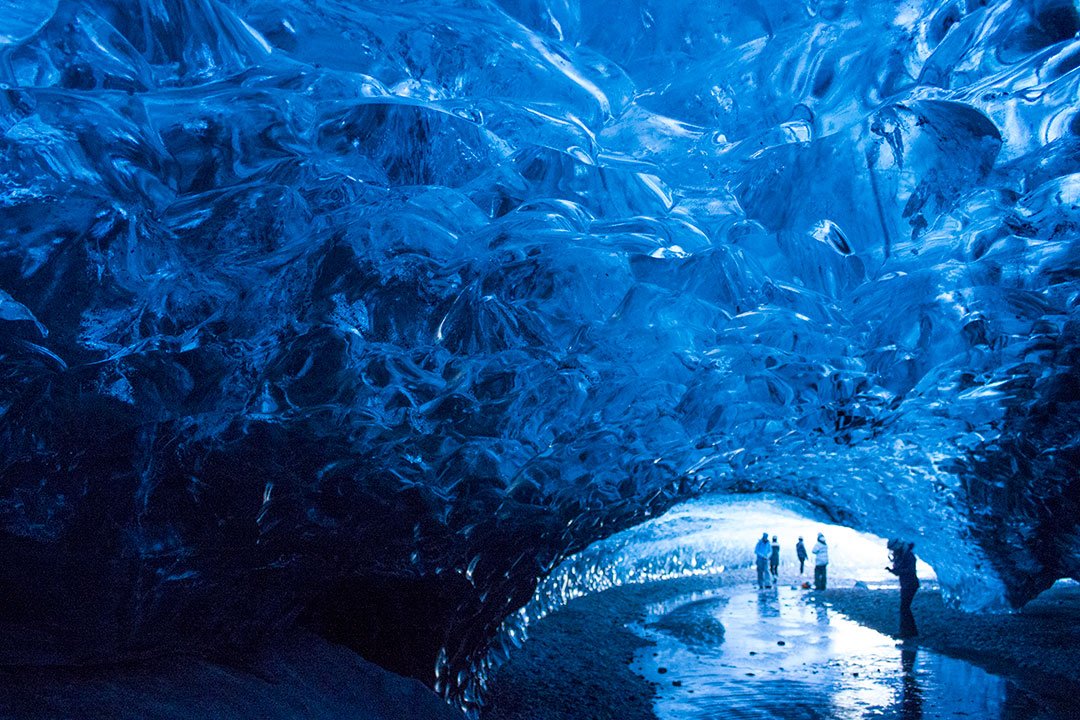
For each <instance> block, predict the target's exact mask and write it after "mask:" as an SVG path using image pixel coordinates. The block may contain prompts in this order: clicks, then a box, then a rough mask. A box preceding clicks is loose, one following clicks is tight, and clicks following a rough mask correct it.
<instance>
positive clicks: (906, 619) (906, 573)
mask: <svg viewBox="0 0 1080 720" xmlns="http://www.w3.org/2000/svg"><path fill="white" fill-rule="evenodd" d="M886 547H888V548H889V555H890V557H891V559H892V567H887V568H885V569H886V570H888V571H889V572H891V573H892V574H893V575H895V576H897V577H898V578H900V634H899V635H897V637H899V638H913V637H916V636H917V635H918V634H919V630H918V628H916V627H915V616H914V615H913V614H912V612H911V601H912V600H914V599H915V591H916V590H918V589H919V576H918V575H917V574H916V573H915V552H914V550H915V543H910V542H904V541H903V540H900V539H899V538H893V539H892V540H890V541H889V543H888V545H887V546H886Z"/></svg>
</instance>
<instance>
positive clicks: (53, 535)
mask: <svg viewBox="0 0 1080 720" xmlns="http://www.w3.org/2000/svg"><path fill="white" fill-rule="evenodd" d="M1078 29H1080V15H1078V13H1077V10H1076V8H1075V7H1074V5H1073V4H1072V3H1071V2H1069V1H1067V0H1000V1H996V2H991V3H987V2H980V1H979V0H956V1H953V2H927V1H923V0H911V1H909V2H904V3H894V2H850V3H845V2H841V1H839V0H806V1H805V2H796V1H794V0H738V1H736V2H731V3H705V4H702V3H689V2H682V1H677V0H664V1H663V2H661V1H660V0H620V2H607V1H601V0H520V1H518V0H504V2H496V1H495V0H429V1H427V2H391V1H389V0H388V1H387V2H383V3H376V2H360V1H352V0H293V1H291V2H285V1H284V0H80V1H76V0H53V1H51V2H47V1H44V0H36V1H30V2H20V3H14V2H5V3H0V327H2V331H0V532H2V534H3V544H4V547H5V553H6V558H5V560H4V563H3V566H4V567H3V572H2V574H0V591H2V592H3V594H4V595H5V596H9V597H10V596H18V597H22V598H24V600H23V601H20V602H21V603H22V604H21V605H19V606H18V607H14V608H13V609H12V610H10V611H7V612H8V613H9V616H5V619H6V620H8V621H10V622H13V623H16V624H19V623H30V624H32V623H34V622H41V623H44V625H43V627H53V626H55V625H57V624H66V625H71V626H73V627H75V628H76V630H75V632H74V633H73V635H72V636H71V637H68V638H65V640H64V642H65V643H67V646H70V647H69V649H68V650H67V651H66V652H68V654H69V655H70V654H74V655H76V656H78V657H80V658H86V657H99V656H110V657H111V656H115V655H116V654H118V653H122V652H128V651H133V650H138V649H139V648H141V647H144V646H146V645H154V644H158V643H162V642H167V641H170V640H171V639H174V638H175V637H176V636H177V634H178V633H181V634H182V635H183V636H184V637H185V638H194V640H193V641H205V642H206V643H208V644H211V645H215V644H219V643H223V642H224V643H242V642H243V641H244V638H247V637H250V636H252V635H254V636H259V635H260V634H261V633H263V632H264V631H265V630H266V629H267V628H272V627H279V626H281V625H282V624H288V623H290V622H293V618H295V617H297V616H300V617H307V616H308V615H309V614H311V613H314V615H315V616H319V617H324V619H325V617H332V618H337V617H338V616H337V615H334V614H333V613H330V612H329V610H327V609H326V607H324V606H323V604H324V603H326V602H329V603H330V605H332V606H333V607H339V605H340V603H339V602H338V601H339V600H340V599H341V598H340V597H338V596H348V595H349V593H354V592H356V591H357V588H362V589H363V592H364V594H365V595H366V596H368V597H370V598H371V599H370V600H369V602H370V603H372V604H374V605H378V606H379V607H380V608H382V610H380V612H385V614H384V615H382V616H381V617H382V620H381V623H382V625H381V627H383V628H393V627H402V628H412V627H413V625H415V622H414V620H415V618H417V617H421V618H425V622H426V623H427V624H426V625H422V626H419V627H418V628H417V629H415V631H410V632H411V633H412V634H408V633H406V635H407V637H406V638H404V639H399V641H398V642H397V646H398V647H400V648H402V650H401V653H400V654H401V657H396V656H395V657H388V658H382V657H376V658H375V659H377V660H378V661H380V662H384V664H387V665H388V666H392V667H394V668H397V669H398V670H399V671H403V672H408V673H410V674H414V675H417V676H422V677H423V678H424V679H425V680H427V681H429V682H432V683H434V682H435V681H434V680H433V679H432V670H433V669H435V670H436V673H437V678H438V680H437V682H438V684H439V687H440V689H442V690H443V691H444V692H447V693H448V694H451V695H454V696H455V697H457V698H458V699H461V700H463V702H466V704H468V703H472V702H474V700H475V698H476V696H477V694H478V693H479V689H478V687H477V686H476V682H474V680H473V679H472V678H474V675H471V674H470V672H471V669H472V668H474V667H475V666H476V665H477V663H478V662H480V659H481V658H483V657H485V653H486V648H485V645H486V643H487V640H488V638H490V637H491V636H492V634H493V633H494V632H495V630H496V628H497V627H498V626H499V623H500V622H502V620H503V618H505V617H506V616H507V615H509V614H510V613H511V612H513V611H514V610H516V609H517V608H518V607H520V606H521V605H522V604H524V603H525V602H526V601H527V600H528V599H529V597H530V595H531V593H532V590H533V587H534V585H535V583H536V580H537V578H538V577H540V576H542V575H544V574H545V573H547V572H549V571H550V569H551V568H552V567H554V566H555V565H556V564H557V563H558V561H559V560H561V559H562V558H564V557H566V556H567V555H568V554H570V553H573V552H575V551H577V550H579V549H581V548H582V547H584V546H586V545H587V544H588V543H590V542H592V541H594V540H597V539H600V538H602V537H605V536H607V535H608V534H610V533H612V532H614V531H615V530H618V529H622V528H625V527H627V526H629V525H631V524H633V523H636V522H640V521H642V520H644V519H646V518H647V517H650V516H654V515H656V514H657V513H659V512H661V511H663V510H664V509H665V508H667V507H668V506H670V505H671V504H672V503H674V502H675V501H676V500H677V499H680V498H683V497H686V496H687V495H689V494H692V493H694V492H698V491H700V490H704V491H710V492H716V493H730V492H757V491H765V490H767V491H771V492H777V493H783V494H788V495H792V496H796V497H798V498H802V499H804V500H807V501H809V502H810V503H812V504H814V505H816V506H818V507H819V508H821V509H822V510H823V511H824V512H826V513H827V515H828V516H829V517H831V518H832V519H833V520H835V521H836V522H838V523H842V524H846V525H849V526H852V527H855V528H858V529H861V530H866V531H872V532H874V533H877V534H879V535H882V536H890V535H894V534H899V535H906V536H911V537H917V538H919V541H920V547H922V548H923V550H924V553H925V554H926V555H927V556H929V557H932V562H933V564H934V567H935V569H936V570H937V572H938V574H939V577H940V579H941V582H942V583H943V585H944V587H945V588H946V590H947V591H948V592H949V593H951V594H952V596H953V597H955V598H956V599H957V600H959V601H961V602H963V603H964V604H965V605H967V606H968V607H972V608H986V607H992V606H1000V605H1002V604H1003V603H1010V604H1013V605H1015V604H1017V603H1021V602H1023V601H1025V600H1027V599H1029V598H1030V597H1032V596H1033V595H1034V594H1035V593H1037V592H1038V591H1039V590H1040V589H1042V588H1045V587H1047V586H1048V585H1049V584H1050V583H1052V582H1053V581H1054V580H1055V579H1056V578H1059V577H1064V576H1071V577H1080V530H1078V527H1077V518H1078V517H1080V480H1078V477H1080V474H1078V467H1080V445H1078V438H1080V420H1078V418H1080V405H1078V403H1080V372H1078V367H1077V364H1078V361H1080V323H1078V318H1080V315H1078V313H1080V310H1078V306H1080V245H1078V238H1080V235H1078V232H1077V228H1078V222H1080V210H1078V203H1080V120H1078V119H1077V105H1076V97H1077V93H1078V91H1080V87H1078V84H1080V71H1078V70H1077V67H1078V66H1080V39H1077V37H1076V35H1077V30H1078ZM55 558H61V561H55V560H54V559H55ZM27 578H34V582H33V583H31V587H28V586H27ZM353 582H356V583H359V585H356V586H354V585H350V583H353ZM76 598H78V603H76V602H75V599H76ZM327 598H331V599H332V602H330V601H329V600H327ZM379 603H382V604H381V605H379ZM410 603H413V604H414V605H410ZM76 604H79V605H80V606H82V607H85V608H87V609H86V610H85V611H84V612H83V614H82V615H81V616H80V619H79V620H78V621H77V622H75V621H73V620H72V619H71V617H70V616H69V613H70V608H71V607H73V606H75V605H76ZM365 607H366V606H365ZM358 612H359V611H358ZM320 613H322V614H321V615H320ZM371 614H372V613H370V612H367V611H365V612H362V613H359V615H360V616H361V618H360V619H359V620H357V622H360V621H361V620H362V618H363V617H367V616H369V615H371ZM338 619H340V618H338ZM327 622H330V621H327ZM334 622H336V620H335V621H334ZM80 628H82V629H80ZM102 628H105V629H107V630H103V629H102ZM117 628H119V629H117ZM223 628H227V629H228V630H227V631H226V630H223ZM364 628H365V629H364V630H363V631H362V632H358V633H357V634H356V637H354V638H353V640H354V641H355V642H356V643H357V644H358V645H359V646H361V649H362V650H365V651H368V650H370V648H365V647H363V645H364V643H363V641H361V640H359V639H357V638H358V637H376V636H377V628H375V629H371V633H375V635H371V634H365V633H368V629H367V626H364ZM372 642H374V643H375V645H376V646H377V647H378V648H384V647H386V646H387V645H386V643H380V642H376V641H372ZM373 652H375V651H373ZM369 654H371V653H369ZM436 665H437V669H436Z"/></svg>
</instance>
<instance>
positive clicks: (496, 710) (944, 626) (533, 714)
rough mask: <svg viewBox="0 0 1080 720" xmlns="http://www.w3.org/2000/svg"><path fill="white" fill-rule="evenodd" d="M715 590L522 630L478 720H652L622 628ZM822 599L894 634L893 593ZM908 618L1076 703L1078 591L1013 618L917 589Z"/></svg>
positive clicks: (646, 588) (675, 586)
mask: <svg viewBox="0 0 1080 720" xmlns="http://www.w3.org/2000/svg"><path fill="white" fill-rule="evenodd" d="M745 580H746V578H743V577H741V576H740V577H726V578H725V582H728V583H731V582H742V581H745ZM720 584H721V580H720V579H719V578H691V579H681V580H672V581H667V582H661V583H651V584H647V585H631V586H624V587H620V588H614V589H612V590H608V591H606V592H603V593H598V594H596V595H591V596H588V597H584V598H579V599H577V600H574V601H572V602H571V603H569V604H568V605H567V606H566V607H564V608H563V609H561V610H560V611H558V612H556V613H554V614H553V615H551V616H549V617H547V618H544V620H542V621H540V622H539V623H537V624H536V625H535V626H534V627H532V628H530V636H529V640H528V642H526V643H525V645H524V646H523V647H522V648H521V649H519V650H517V651H516V652H515V653H514V654H513V655H511V657H510V659H509V660H508V661H507V662H506V663H505V664H504V665H502V666H501V667H500V668H499V669H498V670H497V671H496V672H495V673H494V674H493V676H492V678H491V693H490V695H489V698H488V705H487V707H486V708H485V710H484V712H483V714H482V718H483V720H654V718H655V716H654V715H653V713H652V709H651V700H652V697H653V694H654V690H655V688H654V686H653V685H652V684H651V683H649V682H648V681H646V680H645V679H644V678H642V677H639V676H638V675H636V674H634V673H633V672H632V671H631V670H630V668H629V664H630V661H631V659H632V658H633V655H634V652H635V651H636V650H638V649H639V648H641V647H644V646H647V645H648V644H649V643H648V642H647V641H645V640H642V639H641V638H639V637H638V636H636V635H634V634H633V633H632V632H630V631H629V630H627V629H626V628H625V625H626V624H627V623H631V622H640V621H641V620H643V619H644V617H645V610H646V608H647V607H648V606H649V605H651V604H653V603H657V602H661V601H664V600H667V599H670V598H674V597H677V596H679V595H684V594H687V593H692V592H700V591H702V590H707V589H710V588H714V587H718V586H719V585H720ZM824 599H825V600H826V601H827V602H828V603H829V604H830V605H832V607H833V608H834V609H835V610H837V611H839V612H841V613H843V614H845V615H847V616H849V617H850V618H852V619H853V620H856V621H858V622H860V623H862V624H863V625H866V626H868V627H871V628H874V629H875V630H878V631H879V632H883V633H886V634H891V633H893V632H895V630H896V624H897V608H898V606H899V591H897V590H889V589H884V590H857V589H847V588H845V589H834V590H828V591H826V592H825V593H824ZM913 610H914V613H915V617H916V620H917V622H918V624H919V630H920V633H921V635H920V637H919V639H918V642H919V645H920V646H922V647H925V648H928V649H931V650H936V651H939V652H942V653H944V654H947V655H952V656H954V657H959V658H962V659H965V660H968V661H970V662H973V663H974V664H977V665H980V666H982V667H984V668H986V669H988V670H990V671H993V672H997V673H1001V674H1007V675H1010V676H1013V677H1016V678H1018V679H1019V680H1021V682H1023V683H1025V684H1027V685H1029V686H1033V687H1035V688H1037V689H1038V690H1039V691H1040V692H1044V693H1047V694H1049V695H1051V696H1054V697H1058V698H1061V697H1071V698H1076V697H1080V588H1076V587H1064V588H1058V589H1055V590H1053V591H1050V592H1048V593H1046V594H1044V595H1043V596H1041V597H1040V598H1039V599H1037V600H1036V601H1034V602H1032V603H1030V604H1029V605H1028V606H1027V607H1026V608H1025V609H1024V610H1023V611H1022V612H1020V613H1016V614H1012V615H971V614H967V613H963V612H960V611H957V610H952V609H950V608H947V607H945V605H944V603H943V602H942V599H941V595H940V593H939V592H938V591H936V590H929V589H923V590H920V592H919V593H918V595H917V596H916V598H915V602H914V605H913Z"/></svg>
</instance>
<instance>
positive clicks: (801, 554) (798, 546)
mask: <svg viewBox="0 0 1080 720" xmlns="http://www.w3.org/2000/svg"><path fill="white" fill-rule="evenodd" d="M795 556H796V557H798V558H799V574H800V575H802V574H803V567H804V566H805V565H806V557H807V555H806V546H805V545H803V542H802V535H800V536H799V542H797V543H795Z"/></svg>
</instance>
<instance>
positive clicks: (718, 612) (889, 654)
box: [633, 586, 1065, 720]
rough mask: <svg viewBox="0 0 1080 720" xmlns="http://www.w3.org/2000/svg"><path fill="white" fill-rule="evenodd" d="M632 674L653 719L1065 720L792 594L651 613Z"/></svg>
mask: <svg viewBox="0 0 1080 720" xmlns="http://www.w3.org/2000/svg"><path fill="white" fill-rule="evenodd" d="M636 630H637V631H638V632H640V633H642V634H643V635H644V636H646V637H648V638H649V639H651V640H653V641H654V642H656V644H657V645H656V647H650V648H646V649H645V650H643V651H641V652H640V653H639V654H638V656H637V657H636V658H635V661H634V665H633V669H634V670H635V672H638V673H639V674H641V675H643V676H644V677H646V678H647V679H649V680H652V681H654V682H656V683H658V685H659V690H658V695H659V697H658V699H657V700H656V701H655V711H656V714H657V716H658V717H659V718H660V720H697V719H700V720H716V719H717V718H739V719H745V720H756V719H759V718H760V719H762V720H764V719H766V718H768V719H769V720H774V719H782V720H826V719H828V720H833V719H836V720H849V719H852V720H854V719H859V720H861V719H863V718H874V719H875V720H930V719H931V718H935V719H936V718H965V719H968V720H1034V719H1035V718H1038V719H1039V720H1059V719H1060V720H1064V718H1065V716H1063V715H1061V714H1056V713H1054V712H1053V711H1052V710H1051V709H1049V708H1048V706H1047V704H1046V703H1045V702H1042V701H1040V699H1039V698H1037V697H1035V696H1034V695H1032V694H1031V693H1030V692H1028V691H1026V690H1024V689H1022V688H1020V687H1019V686H1018V685H1017V684H1016V683H1015V682H1014V681H1012V680H1010V679H1007V678H1003V677H1000V676H997V675H993V674H991V673H988V672H986V671H984V670H982V669H981V668H978V667H975V666H974V665H971V664H969V663H967V662H964V661H962V660H955V659H953V658H949V657H945V656H943V655H938V654H936V653H933V652H930V651H928V650H924V649H920V648H917V647H914V646H906V647H905V646H898V645H897V644H896V641H895V640H893V639H892V638H890V637H887V636H885V635H882V634H881V633H879V632H877V631H875V630H870V629H868V628H865V627H863V626H861V625H859V624H857V623H855V622H852V621H851V620H848V619H847V618H846V617H844V616H843V615H840V614H839V613H836V612H834V611H832V610H831V609H829V608H828V607H827V606H826V605H825V604H824V603H821V602H819V601H817V600H816V599H815V598H814V596H813V594H812V593H808V592H805V591H802V590H796V589H793V588H787V587H781V588H779V589H775V588H774V589H772V590H763V591H758V590H756V589H754V588H752V587H750V586H746V587H732V588H729V589H727V590H725V591H723V592H720V593H713V594H711V595H699V596H693V597H685V598H681V599H679V600H678V601H677V602H672V603H668V604H666V605H665V606H658V607H656V608H652V612H651V613H650V619H649V622H648V623H647V624H646V626H645V627H639V628H636Z"/></svg>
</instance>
